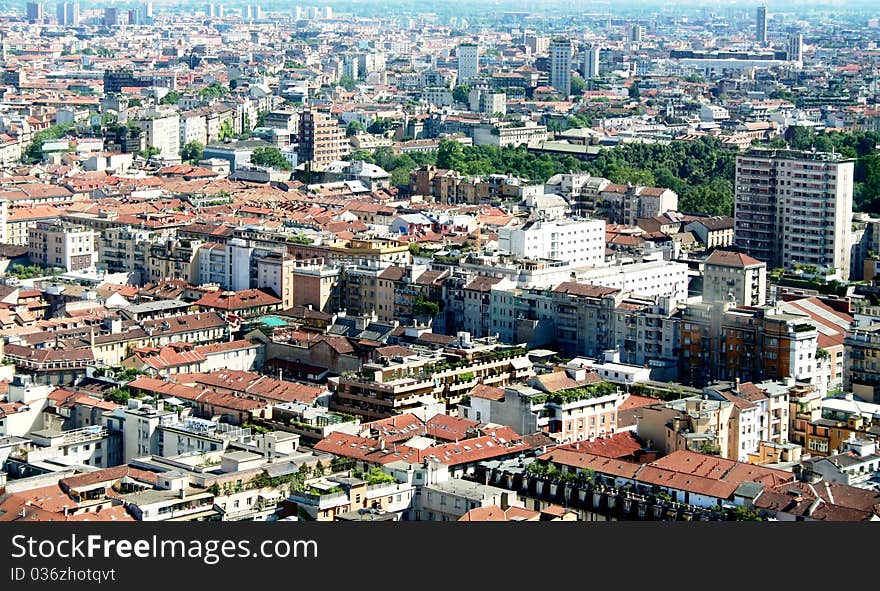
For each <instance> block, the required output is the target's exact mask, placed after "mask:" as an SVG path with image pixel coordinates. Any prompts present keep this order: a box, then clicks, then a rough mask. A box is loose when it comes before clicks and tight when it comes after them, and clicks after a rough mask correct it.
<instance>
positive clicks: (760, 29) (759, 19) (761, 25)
mask: <svg viewBox="0 0 880 591" xmlns="http://www.w3.org/2000/svg"><path fill="white" fill-rule="evenodd" d="M755 40H756V41H757V42H758V43H760V44H761V45H767V7H766V6H759V7H758V8H756V9H755Z"/></svg>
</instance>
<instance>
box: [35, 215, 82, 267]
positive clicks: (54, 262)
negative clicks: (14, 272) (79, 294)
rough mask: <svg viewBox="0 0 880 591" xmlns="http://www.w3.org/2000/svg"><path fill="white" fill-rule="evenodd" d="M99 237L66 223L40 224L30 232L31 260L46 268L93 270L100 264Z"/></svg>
mask: <svg viewBox="0 0 880 591" xmlns="http://www.w3.org/2000/svg"><path fill="white" fill-rule="evenodd" d="M97 235H98V233H97V232H95V231H93V230H88V229H86V228H84V227H81V226H76V225H73V224H65V223H63V222H59V221H56V222H38V223H37V224H35V225H34V226H33V227H31V228H29V229H28V257H30V259H31V262H33V263H34V264H37V265H40V266H43V267H59V268H62V269H64V270H65V271H80V270H83V269H89V268H93V267H94V266H95V264H96V263H97V261H98V253H97V251H96V249H95V239H96V237H97Z"/></svg>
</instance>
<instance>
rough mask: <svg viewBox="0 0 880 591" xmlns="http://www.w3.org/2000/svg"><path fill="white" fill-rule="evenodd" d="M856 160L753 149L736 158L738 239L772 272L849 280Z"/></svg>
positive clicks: (737, 243)
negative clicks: (804, 272)
mask: <svg viewBox="0 0 880 591" xmlns="http://www.w3.org/2000/svg"><path fill="white" fill-rule="evenodd" d="M853 169H854V160H853V159H849V158H844V157H842V156H841V155H840V154H830V153H822V152H817V153H814V152H801V151H792V150H761V149H752V150H749V151H748V152H746V153H745V154H740V155H738V156H737V158H736V182H735V202H736V208H735V216H734V218H735V239H736V245H737V246H739V247H740V248H742V249H743V251H744V252H745V253H746V254H748V255H750V256H752V257H754V258H756V259H758V260H759V261H763V262H765V263H767V264H768V265H769V266H770V267H771V268H778V267H782V268H784V269H787V270H795V269H798V268H803V267H806V268H807V269H813V270H814V272H815V273H825V272H827V273H828V274H829V275H833V276H834V277H836V278H837V279H847V278H848V277H849V272H850V239H849V236H850V232H851V224H852V207H853V201H852V200H853Z"/></svg>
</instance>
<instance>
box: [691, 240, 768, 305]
mask: <svg viewBox="0 0 880 591" xmlns="http://www.w3.org/2000/svg"><path fill="white" fill-rule="evenodd" d="M703 301H704V302H714V303H719V302H731V303H734V304H736V305H738V306H762V305H764V303H766V301H767V265H766V264H765V263H762V262H761V261H758V260H756V259H753V258H752V257H750V256H748V255H744V254H741V253H736V252H732V251H728V250H716V251H715V252H713V253H712V254H711V255H709V257H708V258H707V259H706V261H705V262H704V263H703Z"/></svg>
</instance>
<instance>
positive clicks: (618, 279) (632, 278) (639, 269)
mask: <svg viewBox="0 0 880 591" xmlns="http://www.w3.org/2000/svg"><path fill="white" fill-rule="evenodd" d="M603 244H604V242H603ZM603 248H604V246H603ZM687 273H688V267H687V265H686V264H684V263H676V262H672V261H649V262H646V263H633V264H629V265H612V266H608V267H596V268H595V269H587V270H585V271H583V272H582V273H578V277H577V278H578V282H580V283H591V284H594V285H601V286H603V287H613V288H614V289H619V290H621V291H626V292H631V293H633V294H634V295H640V296H648V297H653V296H661V297H669V298H672V300H673V302H683V301H685V300H687V296H688V276H687Z"/></svg>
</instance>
